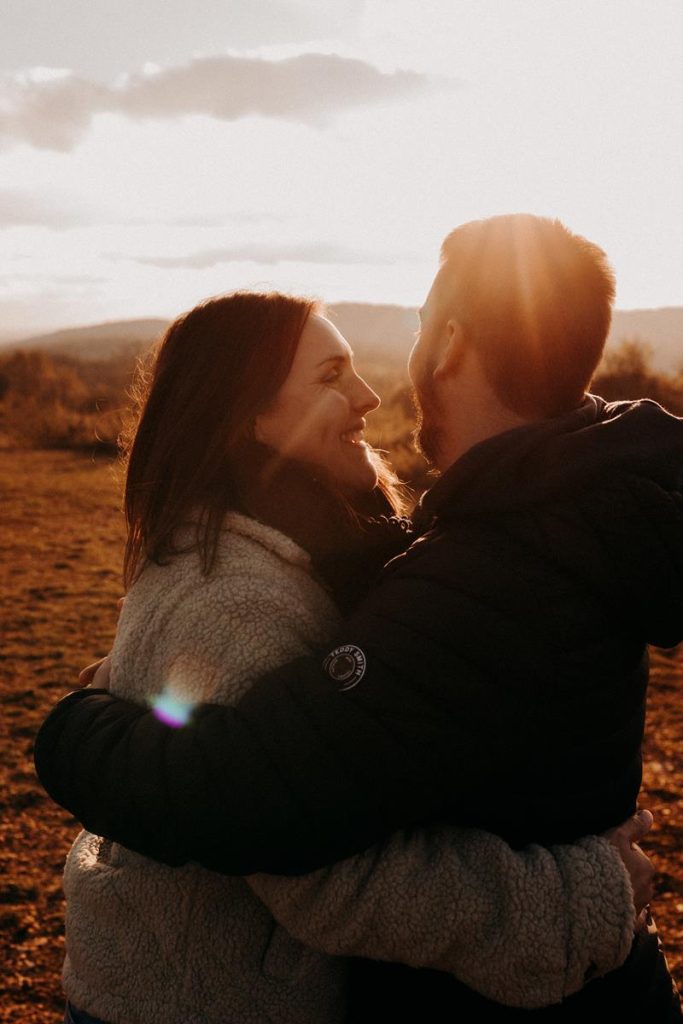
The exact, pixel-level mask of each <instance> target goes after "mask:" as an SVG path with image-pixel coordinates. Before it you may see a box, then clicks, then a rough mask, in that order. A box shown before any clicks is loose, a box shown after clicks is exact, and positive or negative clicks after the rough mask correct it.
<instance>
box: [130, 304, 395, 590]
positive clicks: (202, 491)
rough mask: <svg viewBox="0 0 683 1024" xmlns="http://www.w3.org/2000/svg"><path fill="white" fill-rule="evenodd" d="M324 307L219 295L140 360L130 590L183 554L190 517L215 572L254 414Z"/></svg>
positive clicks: (387, 482)
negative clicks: (148, 571) (154, 567)
mask: <svg viewBox="0 0 683 1024" xmlns="http://www.w3.org/2000/svg"><path fill="white" fill-rule="evenodd" d="M319 310H320V306H319V304H318V303H317V302H316V301H315V300H313V299H308V298H301V297H296V296H289V295H283V294H281V293H279V292H268V293H259V292H234V293H233V294H231V295H226V296H220V297H218V298H212V299H209V300H207V301H206V302H203V303H200V305H198V306H195V307H194V309H191V310H190V311H189V312H188V313H185V314H183V315H182V316H180V317H178V318H177V319H176V320H175V321H174V322H173V323H172V324H171V325H170V326H169V328H168V330H167V331H166V333H165V334H164V336H163V338H162V339H161V341H160V342H159V344H158V346H157V347H156V348H155V349H154V350H153V352H152V365H151V368H150V369H146V368H145V366H144V365H141V367H140V370H139V373H138V375H137V380H136V384H135V386H134V398H135V400H136V404H137V408H138V410H139V415H138V419H137V424H136V425H135V424H133V425H132V426H131V428H130V429H129V431H128V432H127V434H126V435H124V436H123V437H122V443H121V448H122V454H123V460H124V465H125V467H126V486H125V498H124V508H125V515H126V523H127V527H128V537H127V542H126V549H125V556H124V567H123V575H124V584H125V586H126V588H128V587H129V586H130V585H131V584H132V583H133V582H134V581H135V579H136V578H137V577H138V576H139V574H140V572H141V571H142V569H143V568H144V565H145V563H146V562H147V561H148V560H149V561H153V562H157V563H160V564H163V563H164V562H166V561H167V560H168V559H169V558H170V557H172V556H173V555H174V554H176V553H177V552H178V550H179V549H178V548H177V547H176V544H175V536H174V535H176V531H177V530H178V528H179V527H181V526H183V525H184V524H187V523H189V522H192V524H193V525H194V527H195V530H196V538H195V539H196V544H197V548H198V551H199V554H200V557H201V562H202V569H203V571H204V572H205V573H209V572H210V571H211V568H212V566H213V564H214V561H215V557H216V549H217V544H218V539H219V535H220V530H221V526H222V522H223V518H224V516H225V513H226V512H227V511H228V510H229V509H234V508H240V507H241V505H240V493H239V482H238V478H239V476H240V473H241V472H242V471H243V470H244V465H243V463H244V462H245V461H246V460H248V459H249V453H250V451H252V452H253V444H254V442H253V441H252V440H251V434H252V430H253V423H254V420H255V418H256V416H257V415H258V414H259V413H260V412H262V411H263V410H264V409H266V408H267V407H268V406H269V405H270V403H271V402H272V401H273V400H274V398H275V396H276V395H277V393H278V391H279V390H280V388H281V387H282V385H283V384H284V382H285V380H286V378H287V375H288V374H289V371H290V369H291V366H292V363H293V361H294V356H295V353H296V349H297V346H298V344H299V339H300V338H301V333H302V331H303V329H304V326H305V324H306V321H307V320H308V317H309V316H310V315H311V313H312V312H315V311H319ZM377 463H378V466H377V468H378V474H379V479H380V484H379V485H380V488H381V490H382V491H383V492H384V494H385V496H386V497H387V499H388V501H389V503H390V506H391V507H392V508H393V509H394V511H402V510H403V505H402V502H403V496H402V494H401V490H400V487H399V486H398V481H397V480H396V477H395V476H394V475H393V473H392V471H391V470H390V468H389V467H388V466H386V465H385V464H384V463H383V462H382V461H381V460H380V458H379V456H377ZM238 471H239V472H238ZM197 513H199V516H198V518H197Z"/></svg>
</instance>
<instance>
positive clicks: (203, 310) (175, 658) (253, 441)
mask: <svg viewBox="0 0 683 1024" xmlns="http://www.w3.org/2000/svg"><path fill="white" fill-rule="evenodd" d="M378 404H379V399H378V398H377V396H376V395H375V394H374V392H373V391H372V390H371V389H370V388H369V387H368V385H367V384H366V383H365V382H364V381H363V380H362V379H361V378H360V377H359V376H358V375H357V374H356V372H355V370H354V368H353V363H352V354H351V351H350V349H349V347H348V345H347V344H346V342H345V341H344V339H343V338H342V337H341V335H340V334H339V333H338V332H337V331H336V329H335V328H334V327H333V325H332V324H330V323H329V321H327V320H325V319H324V318H323V317H322V316H321V315H320V313H319V311H318V310H317V308H316V306H315V304H314V303H312V302H309V301H307V300H304V299H297V298H291V297H286V296H283V295H279V294H269V295H261V294H249V293H236V294H234V295H231V296H227V297H224V298H218V299H213V300H210V301H208V302H206V303H204V304H202V305H200V306H198V307H196V308H195V309H193V310H191V311H190V312H189V313H187V314H186V315H185V316H182V317H180V318H179V319H178V320H176V321H175V322H174V323H173V324H172V325H171V327H170V328H169V330H168V331H167V333H166V335H165V337H164V339H163V342H162V344H161V347H160V349H159V351H158V354H157V356H156V362H155V365H154V369H153V374H152V380H151V386H150V387H149V391H148V394H147V395H146V396H145V399H144V408H143V411H142V415H141V417H140V420H139V424H138V427H137V431H136V433H135V437H134V439H133V441H132V445H131V447H130V453H129V459H128V473H127V482H126V498H125V507H126V516H127V523H128V541H127V546H126V554H125V582H126V585H127V587H128V588H129V589H128V594H127V597H126V601H125V603H124V607H123V610H122V614H121V618H120V622H119V627H118V631H117V636H116V640H115V644H114V648H113V651H112V656H111V689H112V692H114V693H118V694H120V695H121V696H127V697H128V698H130V699H134V700H138V701H141V702H150V703H151V704H152V705H153V706H155V707H156V709H157V714H158V715H159V716H160V717H162V718H163V719H164V720H166V721H167V722H169V724H170V725H172V726H182V725H183V724H184V723H186V722H188V721H189V720H190V718H191V711H192V705H193V704H194V703H197V702H200V701H214V702H225V703H233V702H235V701H236V700H237V699H238V698H239V696H240V695H241V694H242V693H243V692H244V691H245V690H246V689H247V688H248V687H249V685H250V682H251V681H252V680H253V679H254V678H255V677H257V676H258V675H259V674H262V673H263V672H265V671H266V670H268V669H269V668H272V667H274V666H275V665H277V664H280V663H282V662H286V661H287V660H289V659H291V658H293V657H296V656H298V655H299V654H304V653H307V652H309V651H312V650H315V649H317V648H319V647H321V646H323V645H324V644H325V642H326V641H327V640H328V639H329V637H330V636H331V635H332V634H333V632H334V629H335V627H336V625H337V623H338V619H339V611H340V609H345V608H347V607H349V606H351V605H352V604H353V603H354V602H355V601H356V600H358V598H359V597H360V596H361V595H362V593H363V591H364V589H365V588H366V587H367V586H368V584H369V583H370V582H371V580H372V577H373V575H374V574H375V573H376V572H377V571H378V570H379V568H380V567H381V565H382V564H383V563H384V562H385V561H386V560H387V559H388V558H390V557H392V555H394V554H396V553H398V552H399V551H400V550H402V548H403V547H404V546H405V545H406V543H407V537H406V522H405V521H403V520H401V519H400V518H399V517H397V515H396V513H397V512H400V511H401V509H402V505H401V498H400V491H399V489H398V488H397V486H396V482H395V481H394V479H393V477H392V476H391V474H390V473H389V471H388V469H387V468H386V467H385V466H384V465H383V464H382V463H381V462H380V460H379V458H378V456H377V455H376V453H374V452H373V451H372V450H371V449H370V448H369V447H368V446H367V445H366V443H365V442H364V440H363V430H364V427H365V416H366V414H367V413H369V412H371V411H372V410H373V409H375V408H376V407H377V405H378ZM187 735H188V741H189V742H191V730H188V733H187ZM206 784H207V785H211V778H210V776H207V779H206ZM304 810H305V809H304ZM492 878H494V879H495V885H492ZM64 884H65V893H66V897H67V937H66V946H67V958H66V963H65V968H64V986H65V990H66V994H67V997H68V1000H69V1005H68V1007H67V1018H66V1019H67V1020H69V1019H71V1020H73V1021H75V1022H76V1024H78V1022H79V1020H91V1019H93V1017H94V1019H95V1020H103V1021H107V1022H110V1024H142V1022H143V1021H144V1022H145V1024H155V1022H156V1021H158V1022H159V1024H161V1022H164V1024H176V1022H177V1024H181V1022H183V1024H187V1022H189V1021H195V1022H200V1021H201V1022H203V1024H214V1022H216V1024H218V1022H221V1024H226V1022H228V1021H235V1022H238V1021H239V1022H240V1024H250V1022H252V1021H253V1022H254V1024H256V1022H265V1021H277V1022H283V1024H284V1022H291V1024H295V1022H296V1024H308V1022H311V1024H312V1022H316V1024H327V1022H329V1024H332V1022H340V1021H342V1020H343V1019H344V1015H345V983H346V963H345V961H344V959H343V958H342V957H343V955H344V954H346V955H354V956H364V957H371V958H376V959H385V960H396V961H402V962H405V963H408V964H412V965H414V966H425V965H426V966H433V967H438V968H440V969H442V970H450V971H453V972H455V973H457V974H458V976H459V977H460V978H461V979H462V980H464V981H465V982H466V983H467V984H469V985H471V986H472V987H473V988H476V989H477V990H479V991H481V992H483V993H484V994H485V995H488V996H489V997H491V998H494V999H498V1000H500V1001H502V1002H507V1003H509V1004H510V1005H518V1006H537V1005H543V1004H549V1003H553V1002H557V1001H559V1000H560V999H562V998H563V996H565V995H568V994H569V993H570V992H573V991H576V990H577V989H578V988H580V987H581V985H582V983H583V981H584V978H585V974H586V970H587V969H588V967H589V964H593V965H594V967H595V968H596V969H597V971H598V972H602V971H605V970H608V969H611V968H612V967H615V966H617V965H618V964H619V963H620V962H621V960H623V958H624V957H625V956H626V953H627V951H628V949H629V947H630V943H631V938H632V927H633V919H632V917H633V915H632V910H631V908H630V883H629V880H628V876H627V874H626V872H625V870H624V868H623V865H622V864H621V861H620V859H619V857H618V855H617V854H616V851H615V850H614V848H613V847H611V846H610V844H609V843H608V842H606V841H605V840H604V839H597V838H593V839H587V840H584V841H582V842H581V843H579V844H577V845H576V846H572V847H556V848H553V850H552V851H547V850H543V849H541V848H539V847H531V848H529V849H527V850H525V851H523V852H520V853H513V852H512V851H511V850H510V849H509V848H508V847H507V846H506V845H505V844H504V843H503V842H502V841H501V840H499V839H497V838H496V837H493V836H490V835H488V834H486V833H483V832H478V831H475V830H468V829H456V828H438V829H437V828H435V829H430V830H425V831H423V832H418V833H413V834H408V833H406V834H400V835H396V836H394V837H392V839H391V840H389V841H388V842H387V843H386V844H384V845H383V846H382V847H381V848H374V849H372V850H369V851H367V852H366V853H364V854H361V855H358V856H356V857H352V858H350V859H349V860H347V861H344V862H342V863H340V864H337V865H334V866H332V867H331V868H326V869H323V870H321V871H318V872H315V873H314V874H312V875H309V876H305V877H304V878H275V877H273V876H263V875H260V876H251V877H249V878H227V877H224V876H220V875H217V874H212V873H211V872H209V871H207V870H205V869H204V868H201V867H198V866H195V865H187V866H185V867H183V868H180V869H171V868H168V867H166V866H165V865H162V864H158V863H156V862H155V861H151V860H149V859H147V858H144V857H141V856H139V855H137V854H135V853H132V852H131V851H128V850H126V849H124V848H122V847H120V846H118V845H117V844H112V843H109V842H107V841H105V840H102V839H100V838H99V837H97V836H94V835H91V834H89V833H81V835H80V836H79V837H78V838H77V840H76V842H75V844H74V846H73V848H72V850H71V852H70V854H69V857H68V859H67V864H66V870H65V883H64ZM568 915H571V920H572V923H573V925H575V927H573V928H571V929H567V927H566V918H567V916H568ZM278 922H280V924H278ZM282 924H283V925H284V927H281V925H282ZM291 933H296V935H297V936H298V938H294V937H293V935H292V934H291ZM329 954H336V955H329ZM84 1014H85V1016H83V1015H84Z"/></svg>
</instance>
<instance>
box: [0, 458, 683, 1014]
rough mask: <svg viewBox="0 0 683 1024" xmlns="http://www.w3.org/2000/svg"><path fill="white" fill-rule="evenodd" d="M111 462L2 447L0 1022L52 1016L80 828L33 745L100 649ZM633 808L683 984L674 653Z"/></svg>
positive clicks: (681, 682)
mask: <svg viewBox="0 0 683 1024" xmlns="http://www.w3.org/2000/svg"><path fill="white" fill-rule="evenodd" d="M117 493H118V492H117V486H116V483H115V481H114V477H113V474H112V470H111V466H110V464H109V463H107V462H102V461H90V460H88V459H85V458H84V457H82V456H77V455H72V454H69V453H65V452H34V451H27V452H9V451H0V495H1V496H2V502H1V505H0V552H1V554H2V559H1V563H0V574H1V575H0V584H1V586H0V609H1V612H0V631H1V636H2V644H1V647H0V671H1V674H0V702H1V703H2V717H1V718H0V808H1V809H2V811H3V814H2V819H1V824H0V830H1V833H0V964H1V965H2V968H1V971H2V973H1V975H0V1021H2V1022H7V1024H19V1022H21V1024H56V1022H57V1021H59V1020H61V1014H62V997H61V993H60V986H59V972H60V968H61V961H62V956H63V945H62V901H61V889H60V878H61V872H62V866H63V863H64V857H65V854H66V852H67V849H68V847H69V844H70V842H71V840H72V838H73V837H74V835H75V833H76V831H77V826H76V823H75V822H74V820H73V819H72V818H71V817H70V815H68V814H66V813H65V812H64V811H62V810H61V809H60V808H58V807H56V806H55V805H53V804H52V803H51V802H50V800H49V799H48V798H47V797H46V796H45V795H44V794H43V793H42V791H41V789H40V787H39V785H38V784H37V782H36V779H35V777H34V773H33V762H32V754H31V751H32V740H33V737H34V735H35V732H36V730H37V728H38V726H39V724H40V722H41V721H42V719H43V717H44V715H45V713H46V711H47V710H48V708H49V707H50V706H51V705H52V704H53V703H54V702H55V701H56V700H57V699H58V698H59V697H60V696H62V695H63V694H64V693H65V692H67V691H68V690H69V689H71V688H72V687H73V684H74V681H75V679H76V676H77V674H78V671H79V669H80V668H82V667H83V666H84V665H85V664H87V663H88V662H89V661H91V660H93V659H94V658H95V657H99V656H101V655H103V654H105V653H106V651H107V650H108V648H109V645H110V643H111V640H112V636H113V633H114V628H115V621H116V598H117V597H118V596H120V594H121V584H120V577H119V571H120V556H121V550H122V538H123V532H122V525H121V517H120V514H119V513H118V511H117V507H118V498H117ZM653 660H654V665H653V681H652V689H651V701H650V715H649V733H648V739H647V747H646V775H645V787H644V792H643V796H642V801H641V802H642V803H643V804H644V805H646V806H648V807H650V808H651V810H652V811H653V812H654V814H655V818H656V830H655V832H654V834H653V836H652V839H651V840H650V841H649V842H647V844H646V845H647V848H648V850H650V851H651V852H652V855H653V856H654V858H655V860H656V863H657V866H658V869H659V872H660V874H659V884H658V889H659V894H658V897H657V901H656V906H655V913H656V916H657V920H658V923H659V926H660V929H661V931H662V932H663V934H664V936H665V939H666V945H667V950H668V955H669V962H670V964H671V966H672V968H673V970H674V973H675V975H676V977H677V981H678V983H679V985H681V984H683V777H682V776H683V765H682V764H681V750H682V749H683V701H682V699H681V690H682V688H683V649H680V650H679V651H678V652H677V653H674V654H671V655H668V656H667V655H662V654H659V653H655V654H654V656H653Z"/></svg>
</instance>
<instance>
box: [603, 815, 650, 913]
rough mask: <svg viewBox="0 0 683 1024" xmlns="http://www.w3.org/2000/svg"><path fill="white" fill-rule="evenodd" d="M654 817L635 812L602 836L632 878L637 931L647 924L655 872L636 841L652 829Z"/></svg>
mask: <svg viewBox="0 0 683 1024" xmlns="http://www.w3.org/2000/svg"><path fill="white" fill-rule="evenodd" d="M653 821H654V818H653V817H652V815H651V813H650V812H649V811H646V810H642V811H638V812H637V813H636V814H634V815H633V816H632V817H630V818H628V819H627V820H626V821H624V822H623V823H622V824H621V825H619V827H618V828H611V829H609V831H608V832H605V833H604V837H605V839H609V841H610V843H612V845H613V846H616V848H617V850H618V851H619V853H620V855H621V859H622V860H623V862H624V865H625V867H626V870H627V871H628V873H629V875H630V876H631V885H632V887H633V903H634V905H635V908H636V915H637V918H636V931H639V930H640V929H641V928H643V927H647V926H648V925H649V923H650V906H649V905H650V900H652V899H653V897H654V875H655V869H654V865H653V864H652V861H651V860H650V858H649V857H648V856H647V855H646V854H645V853H643V851H642V850H641V848H640V847H639V846H638V840H639V839H642V838H643V836H644V835H647V833H648V832H649V831H650V829H651V828H652V822H653Z"/></svg>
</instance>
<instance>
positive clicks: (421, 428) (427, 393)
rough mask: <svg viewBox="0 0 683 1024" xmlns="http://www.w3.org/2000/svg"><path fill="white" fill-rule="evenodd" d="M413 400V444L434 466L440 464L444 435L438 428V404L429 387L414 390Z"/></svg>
mask: <svg viewBox="0 0 683 1024" xmlns="http://www.w3.org/2000/svg"><path fill="white" fill-rule="evenodd" d="M412 400H413V405H414V406H415V414H416V425H415V430H414V431H413V442H414V444H415V447H416V448H417V450H418V452H419V453H420V454H421V455H423V456H424V457H425V459H426V460H427V462H429V463H430V465H432V466H434V465H435V464H436V463H437V462H438V457H439V449H440V447H441V435H442V432H441V430H440V429H439V427H438V426H437V424H438V422H439V420H440V414H439V408H438V403H437V401H436V397H435V395H434V392H433V390H432V388H431V387H430V386H429V385H428V386H427V387H426V388H425V387H421V388H418V387H415V388H413V392H412Z"/></svg>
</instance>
